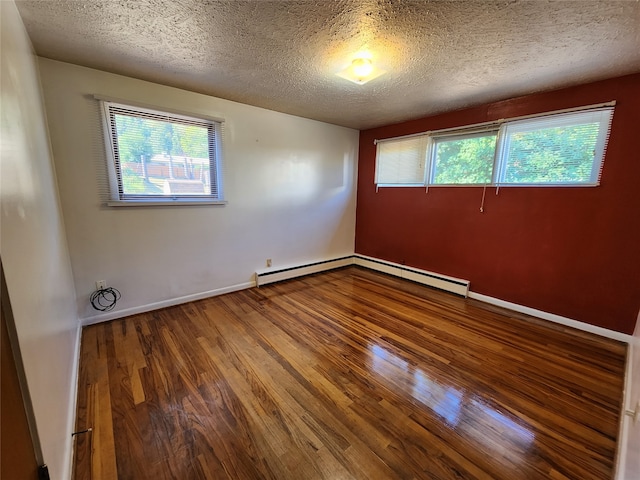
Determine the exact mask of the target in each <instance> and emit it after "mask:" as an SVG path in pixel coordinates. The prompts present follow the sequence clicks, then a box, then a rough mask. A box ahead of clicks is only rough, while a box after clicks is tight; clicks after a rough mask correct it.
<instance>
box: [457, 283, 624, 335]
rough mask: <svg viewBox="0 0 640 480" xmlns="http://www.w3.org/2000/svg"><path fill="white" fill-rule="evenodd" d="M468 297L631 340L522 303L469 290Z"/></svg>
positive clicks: (592, 331) (613, 332) (578, 327)
mask: <svg viewBox="0 0 640 480" xmlns="http://www.w3.org/2000/svg"><path fill="white" fill-rule="evenodd" d="M469 298H473V299H475V300H480V301H481V302H485V303H490V304H491V305H496V306H498V307H503V308H508V309H509V310H515V311H516V312H519V313H524V314H526V315H531V316H533V317H538V318H542V319H543V320H549V321H551V322H555V323H559V324H561V325H564V326H566V327H573V328H577V329H578V330H583V331H585V332H590V333H595V334H596V335H600V336H602V337H607V338H612V339H613V340H619V341H621V342H625V343H630V342H631V338H632V336H631V335H627V334H625V333H620V332H616V331H615V330H609V329H608V328H603V327H598V326H596V325H591V324H589V323H585V322H580V321H578V320H573V319H571V318H567V317H562V316H560V315H556V314H555V313H549V312H545V311H543V310H537V309H535V308H531V307H525V306H524V305H520V304H518V303H512V302H507V301H506V300H501V299H499V298H495V297H490V296H489V295H483V294H481V293H476V292H473V291H471V292H469Z"/></svg>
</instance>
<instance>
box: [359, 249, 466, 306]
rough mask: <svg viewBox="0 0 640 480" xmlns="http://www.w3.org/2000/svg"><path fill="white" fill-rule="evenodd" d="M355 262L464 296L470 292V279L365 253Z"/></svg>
mask: <svg viewBox="0 0 640 480" xmlns="http://www.w3.org/2000/svg"><path fill="white" fill-rule="evenodd" d="M353 263H355V264H356V265H359V266H361V267H365V268H369V269H371V270H376V271H378V272H382V273H387V274H389V275H393V276H395V277H400V278H404V279H406V280H411V281H413V282H417V283H421V284H423V285H427V286H429V287H434V288H438V289H440V290H445V291H447V292H451V293H455V294H457V295H461V296H463V297H466V296H467V294H468V292H469V280H463V279H461V278H455V277H449V276H448V275H442V274H440V273H434V272H429V271H427V270H421V269H419V268H413V267H407V266H406V265H400V264H398V263H393V262H388V261H386V260H380V259H378V258H374V257H367V256H365V255H357V254H356V255H354V262H353Z"/></svg>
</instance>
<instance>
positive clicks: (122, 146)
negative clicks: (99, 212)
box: [113, 114, 211, 196]
mask: <svg viewBox="0 0 640 480" xmlns="http://www.w3.org/2000/svg"><path fill="white" fill-rule="evenodd" d="M113 118H114V119H115V125H116V131H117V149H118V158H119V167H120V172H119V173H120V176H121V181H122V184H121V188H122V193H123V194H124V195H136V196H138V195H151V196H154V195H155V196H158V195H170V196H181V195H188V196H193V195H196V196H197V195H211V186H210V178H209V176H210V174H209V172H210V168H209V129H208V128H207V127H206V126H199V125H184V124H180V123H174V122H168V121H161V120H156V119H152V118H141V117H137V116H130V115H123V114H115V115H114V116H113Z"/></svg>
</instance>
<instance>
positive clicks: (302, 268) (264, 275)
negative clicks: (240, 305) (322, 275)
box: [256, 255, 353, 287]
mask: <svg viewBox="0 0 640 480" xmlns="http://www.w3.org/2000/svg"><path fill="white" fill-rule="evenodd" d="M347 265H353V255H349V256H348V257H341V258H334V259H332V260H323V261H321V262H313V263H307V264H303V265H296V266H292V267H286V268H281V269H278V270H271V269H269V270H262V271H259V272H256V287H260V286H262V285H267V284H269V283H273V282H280V281H282V280H288V279H290V278H296V277H302V276H304V275H310V274H312V273H318V272H324V271H325V270H333V269H334V268H340V267H345V266H347Z"/></svg>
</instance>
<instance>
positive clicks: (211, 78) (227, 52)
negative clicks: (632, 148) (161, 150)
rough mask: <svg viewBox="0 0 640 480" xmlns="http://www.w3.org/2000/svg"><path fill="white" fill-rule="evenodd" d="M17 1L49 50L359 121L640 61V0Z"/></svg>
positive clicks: (606, 72) (581, 77)
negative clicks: (373, 72)
mask: <svg viewBox="0 0 640 480" xmlns="http://www.w3.org/2000/svg"><path fill="white" fill-rule="evenodd" d="M16 3H17V5H18V8H19V10H20V13H21V15H22V18H23V20H24V23H25V25H26V27H27V31H28V32H29V35H30V37H31V40H32V42H33V44H34V47H35V50H36V52H37V53H38V54H39V55H41V56H43V57H47V58H52V59H56V60H62V61H65V62H70V63H75V64H79V65H85V66H88V67H93V68H97V69H100V70H106V71H109V72H114V73H119V74H123V75H128V76H132V77H136V78H141V79H145V80H150V81H153V82H158V83H163V84H166V85H171V86H175V87H179V88H184V89H187V90H193V91H196V92H201V93H206V94H209V95H213V96H216V97H222V98H226V99H230V100H235V101H238V102H242V103H247V104H250V105H256V106H260V107H265V108H269V109H272V110H277V111H281V112H286V113H291V114H294V115H300V116H303V117H308V118H313V119H316V120H322V121H325V122H329V123H334V124H338V125H345V126H349V127H353V128H358V129H363V128H369V127H374V126H379V125H385V124H389V123H395V122H399V121H402V120H407V119H411V118H417V117H422V116H425V115H429V114H433V113H437V112H442V111H446V110H453V109H458V108H462V107H466V106H471V105H477V104H481V103H486V102H489V101H495V100H501V99H505V98H510V97H514V96H518V95H522V94H526V93H531V92H535V91H541V90H550V89H555V88H559V87H564V86H569V85H575V84H578V83H583V82H586V81H592V80H599V79H604V78H609V77H614V76H618V75H623V74H627V73H634V72H639V71H640V2H638V1H637V0H628V1H610V0H581V1H561V0H559V1H545V0H532V1H473V0H471V1H426V0H425V1H400V0H396V1H394V0H377V1H368V0H361V1H356V0H336V1H332V0H325V1H322V0H317V1H300V0H291V1H204V0H135V1H134V0H131V1H126V0H43V1H31V0H29V1H18V2H16ZM361 50H368V51H369V52H370V53H371V54H372V55H373V59H374V62H375V63H376V65H378V66H379V67H380V68H382V69H384V70H387V72H388V73H387V74H385V75H384V76H382V77H380V78H377V79H375V80H373V81H371V82H370V83H367V84H365V85H362V86H360V85H356V84H354V83H351V82H348V81H347V80H344V79H342V78H340V77H337V76H336V75H335V73H336V72H338V71H340V70H342V69H343V68H344V67H346V66H347V65H348V64H350V62H351V60H352V59H353V55H354V54H355V53H356V52H358V51H361Z"/></svg>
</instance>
